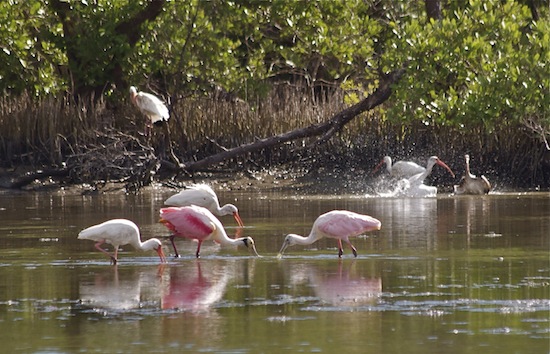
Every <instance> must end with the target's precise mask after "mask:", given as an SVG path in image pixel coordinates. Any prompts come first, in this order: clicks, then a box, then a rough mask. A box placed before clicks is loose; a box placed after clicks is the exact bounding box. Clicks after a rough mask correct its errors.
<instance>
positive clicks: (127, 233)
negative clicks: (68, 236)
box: [78, 219, 166, 265]
mask: <svg viewBox="0 0 550 354" xmlns="http://www.w3.org/2000/svg"><path fill="white" fill-rule="evenodd" d="M78 239H79V240H92V241H96V242H97V243H96V244H95V248H96V249H97V250H99V251H101V252H103V253H105V254H106V255H107V256H109V258H111V262H112V263H113V264H115V265H116V264H117V262H118V258H117V257H118V248H119V247H120V246H123V245H128V244H129V245H132V246H134V248H136V249H138V250H140V251H151V250H155V251H157V253H158V255H159V257H160V261H161V263H164V262H166V257H164V252H163V251H162V243H161V242H160V241H159V240H158V239H156V238H151V239H149V240H147V241H145V242H141V239H140V233H139V228H138V227H137V225H136V224H134V223H133V222H132V221H130V220H126V219H113V220H108V221H105V222H104V223H101V224H98V225H94V226H90V227H88V228H86V229H84V230H82V231H80V233H79V234H78ZM104 243H109V244H111V245H113V247H114V248H115V254H114V255H112V254H110V253H109V252H107V251H105V250H104V249H103V248H101V245H102V244H104Z"/></svg>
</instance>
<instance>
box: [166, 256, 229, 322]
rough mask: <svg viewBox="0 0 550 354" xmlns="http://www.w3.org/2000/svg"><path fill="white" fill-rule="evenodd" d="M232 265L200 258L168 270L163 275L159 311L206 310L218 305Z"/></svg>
mask: <svg viewBox="0 0 550 354" xmlns="http://www.w3.org/2000/svg"><path fill="white" fill-rule="evenodd" d="M234 268H235V264H234V262H231V263H228V262H222V261H216V260H209V261H208V262H206V263H205V264H202V261H201V259H197V260H193V261H192V262H189V263H186V264H185V265H181V266H174V267H170V269H169V270H168V272H167V273H166V272H165V274H164V275H163V284H164V285H163V294H162V301H161V307H162V309H178V310H183V311H191V312H205V311H208V310H209V309H210V308H211V307H212V306H213V305H214V304H216V303H217V302H219V301H220V300H221V299H222V298H223V295H224V293H225V289H226V287H227V284H228V282H229V281H230V280H231V279H232V278H233V277H234V274H235V271H236V270H235V269H234Z"/></svg>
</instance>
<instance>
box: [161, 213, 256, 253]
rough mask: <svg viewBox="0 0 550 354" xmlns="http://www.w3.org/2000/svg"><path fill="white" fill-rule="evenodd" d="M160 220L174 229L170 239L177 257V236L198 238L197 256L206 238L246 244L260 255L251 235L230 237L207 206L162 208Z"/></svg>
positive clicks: (221, 241) (233, 243)
mask: <svg viewBox="0 0 550 354" xmlns="http://www.w3.org/2000/svg"><path fill="white" fill-rule="evenodd" d="M160 222H161V223H163V224H164V226H166V227H167V228H168V229H169V230H170V231H172V235H171V236H170V241H171V242H172V246H173V247H174V252H175V253H176V257H179V254H178V250H177V249H176V244H175V243H174V238H175V237H183V238H188V239H193V240H197V241H198V242H199V245H198V246H197V251H196V253H195V256H196V257H197V258H199V257H200V250H201V245H202V243H203V242H204V241H206V240H213V241H215V242H217V243H219V244H222V245H235V246H239V245H244V246H246V247H247V248H248V249H252V251H253V252H254V253H255V254H256V256H259V255H258V252H256V246H255V245H254V240H253V239H252V238H251V237H239V238H236V239H231V238H229V237H228V236H227V233H226V232H225V230H224V228H223V225H222V223H221V222H220V221H219V220H218V219H217V218H216V217H215V216H214V214H212V213H211V212H210V210H208V209H206V208H203V207H200V206H196V205H190V206H185V207H169V208H162V209H160Z"/></svg>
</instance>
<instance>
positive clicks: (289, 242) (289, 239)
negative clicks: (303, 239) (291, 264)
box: [278, 234, 300, 258]
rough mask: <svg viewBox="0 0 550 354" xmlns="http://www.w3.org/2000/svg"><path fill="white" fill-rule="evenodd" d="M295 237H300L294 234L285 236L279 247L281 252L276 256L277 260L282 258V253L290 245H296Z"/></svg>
mask: <svg viewBox="0 0 550 354" xmlns="http://www.w3.org/2000/svg"><path fill="white" fill-rule="evenodd" d="M297 237H300V236H298V235H295V234H288V235H286V237H285V240H284V241H283V246H282V247H281V250H280V251H279V255H278V257H279V258H280V257H282V256H283V252H284V251H285V250H286V248H287V247H288V246H292V245H295V244H296V239H297Z"/></svg>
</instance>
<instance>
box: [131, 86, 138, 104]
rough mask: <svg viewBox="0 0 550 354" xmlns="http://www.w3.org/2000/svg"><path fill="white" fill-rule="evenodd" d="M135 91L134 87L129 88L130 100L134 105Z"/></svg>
mask: <svg viewBox="0 0 550 354" xmlns="http://www.w3.org/2000/svg"><path fill="white" fill-rule="evenodd" d="M136 96H137V89H136V87H135V86H130V98H131V99H132V102H133V103H136Z"/></svg>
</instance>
